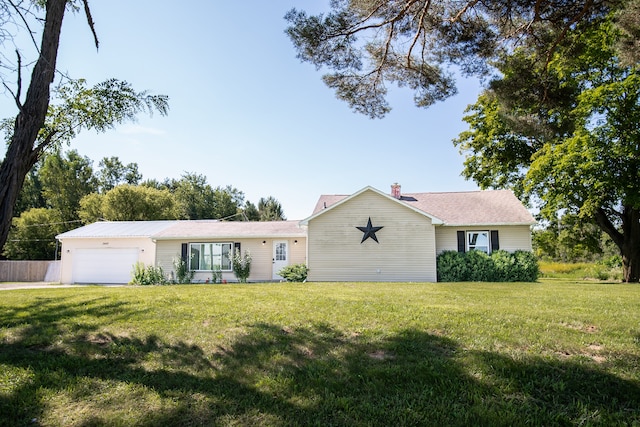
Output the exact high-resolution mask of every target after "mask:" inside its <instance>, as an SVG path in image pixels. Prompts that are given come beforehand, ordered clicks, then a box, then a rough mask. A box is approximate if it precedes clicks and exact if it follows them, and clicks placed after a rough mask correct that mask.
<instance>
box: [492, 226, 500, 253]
mask: <svg viewBox="0 0 640 427" xmlns="http://www.w3.org/2000/svg"><path fill="white" fill-rule="evenodd" d="M498 249H500V241H499V240H498V230H491V250H492V251H497V250H498Z"/></svg>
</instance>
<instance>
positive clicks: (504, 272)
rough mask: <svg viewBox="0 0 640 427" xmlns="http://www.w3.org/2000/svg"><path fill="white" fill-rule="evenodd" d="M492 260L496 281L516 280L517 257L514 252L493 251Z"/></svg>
mask: <svg viewBox="0 0 640 427" xmlns="http://www.w3.org/2000/svg"><path fill="white" fill-rule="evenodd" d="M491 260H492V261H493V267H494V277H493V280H494V281H495V282H515V281H516V280H517V279H516V278H514V274H513V272H514V269H515V268H516V265H515V264H516V259H515V257H514V256H513V254H511V253H509V252H507V251H504V250H499V251H494V252H492V253H491Z"/></svg>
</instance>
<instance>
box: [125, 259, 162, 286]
mask: <svg viewBox="0 0 640 427" xmlns="http://www.w3.org/2000/svg"><path fill="white" fill-rule="evenodd" d="M131 275H132V279H131V282H129V283H130V284H132V285H166V284H167V278H166V277H165V276H164V271H163V270H162V267H159V266H158V267H155V266H153V265H149V266H146V267H145V265H144V264H143V263H141V262H137V263H136V264H135V265H134V266H133V271H132V273H131Z"/></svg>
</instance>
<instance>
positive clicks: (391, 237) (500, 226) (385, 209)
mask: <svg viewBox="0 0 640 427" xmlns="http://www.w3.org/2000/svg"><path fill="white" fill-rule="evenodd" d="M534 223H535V220H534V218H533V217H532V215H531V214H530V213H529V211H528V210H527V209H526V208H525V207H524V206H523V205H522V203H521V202H520V201H519V200H518V199H517V198H516V197H515V196H514V195H513V193H512V192H510V191H508V190H491V191H469V192H444V193H411V194H402V193H401V188H400V186H399V185H397V184H394V185H392V187H391V193H390V194H387V193H384V192H382V191H380V190H377V189H375V188H373V187H365V188H363V189H362V190H360V191H358V192H356V193H354V194H351V195H323V196H321V197H320V199H319V200H318V203H317V205H316V207H315V209H314V211H313V213H312V215H311V216H309V217H308V218H306V219H304V220H302V221H274V222H228V221H216V220H192V221H123V222H108V221H107V222H96V223H93V224H90V225H87V226H84V227H80V228H78V229H75V230H71V231H68V232H66V233H62V234H60V235H58V236H57V238H58V239H59V240H60V242H61V243H62V256H61V277H60V281H61V282H62V283H127V282H129V281H130V280H131V273H132V270H133V266H134V265H135V264H136V263H138V262H140V263H143V264H145V265H154V266H160V267H162V269H163V271H164V272H165V273H166V274H168V275H170V276H171V275H175V272H174V264H175V263H174V261H175V260H176V259H184V260H185V261H186V262H187V263H188V266H189V268H190V269H191V270H193V271H195V276H194V280H195V281H198V282H206V281H207V280H211V278H212V271H213V270H218V269H219V270H220V271H221V272H222V279H223V280H226V281H228V282H233V281H235V280H236V279H235V276H234V275H233V272H232V269H231V259H232V256H233V254H234V253H236V252H237V251H240V252H242V253H244V251H249V252H250V254H251V257H252V259H253V261H252V267H251V275H250V276H249V281H271V280H280V279H281V277H280V276H279V275H278V272H279V271H280V269H281V268H282V267H284V266H287V265H291V264H300V263H304V264H306V265H307V266H308V269H309V272H308V279H307V280H309V281H385V282H400V281H402V282H404V281H414V282H415V281H421V282H435V281H436V256H437V255H438V254H439V253H441V252H443V251H447V250H457V251H469V250H481V251H484V252H487V253H491V252H492V251H494V250H498V249H503V250H507V251H510V252H512V251H515V250H527V251H530V250H531V226H532V225H533V224H534Z"/></svg>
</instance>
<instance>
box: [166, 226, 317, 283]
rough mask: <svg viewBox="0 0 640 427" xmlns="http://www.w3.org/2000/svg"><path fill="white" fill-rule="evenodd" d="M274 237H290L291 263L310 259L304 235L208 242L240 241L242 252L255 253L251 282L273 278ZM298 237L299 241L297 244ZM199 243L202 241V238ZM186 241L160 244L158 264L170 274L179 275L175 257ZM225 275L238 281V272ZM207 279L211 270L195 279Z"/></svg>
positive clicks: (199, 280) (169, 241) (230, 279)
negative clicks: (176, 270) (176, 273)
mask: <svg viewBox="0 0 640 427" xmlns="http://www.w3.org/2000/svg"><path fill="white" fill-rule="evenodd" d="M273 240H278V241H283V240H286V241H287V242H288V243H289V263H290V264H297V263H305V262H306V253H305V246H306V241H305V239H304V238H300V237H297V238H284V239H240V240H238V239H235V240H234V239H226V240H225V239H223V240H217V239H212V240H207V242H220V243H228V242H232V243H236V242H239V243H240V250H241V251H242V253H243V254H244V252H245V251H249V253H250V254H251V259H252V261H251V275H250V276H249V281H269V280H272V277H273ZM295 240H297V241H298V243H297V244H295V243H294V241H295ZM263 241H265V244H264V245H263V244H262V242H263ZM199 242H202V241H201V240H199ZM182 243H188V242H183V241H180V240H159V241H157V243H156V246H157V254H158V256H157V259H156V265H158V266H161V267H162V269H163V270H164V271H165V273H167V275H170V274H171V272H173V274H174V275H175V272H174V267H173V260H174V259H175V258H179V257H180V253H181V249H182ZM193 243H196V242H193ZM174 277H175V276H174ZM222 278H223V279H224V280H226V281H228V282H235V281H237V279H236V277H235V275H234V274H233V272H231V271H223V272H222ZM207 279H209V280H211V273H210V272H205V271H203V272H197V273H196V274H195V276H194V278H193V280H194V281H195V282H204V281H206V280H207Z"/></svg>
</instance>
